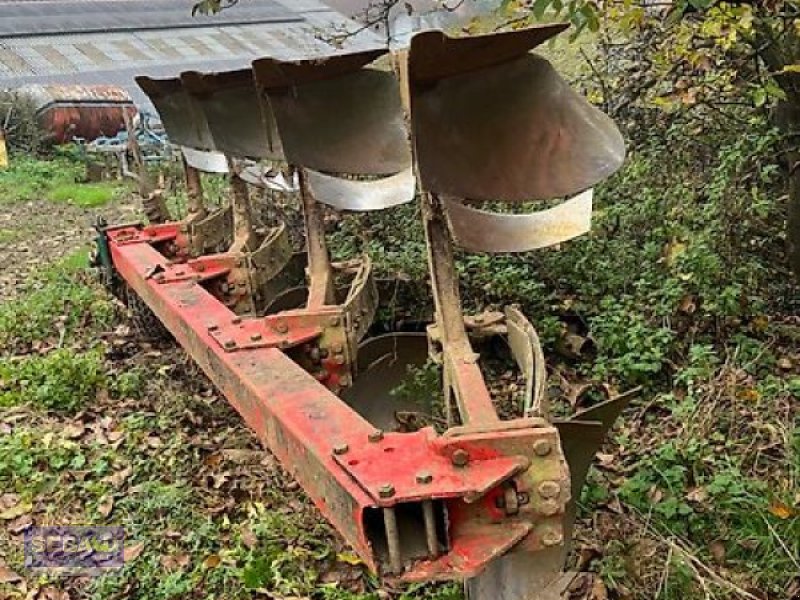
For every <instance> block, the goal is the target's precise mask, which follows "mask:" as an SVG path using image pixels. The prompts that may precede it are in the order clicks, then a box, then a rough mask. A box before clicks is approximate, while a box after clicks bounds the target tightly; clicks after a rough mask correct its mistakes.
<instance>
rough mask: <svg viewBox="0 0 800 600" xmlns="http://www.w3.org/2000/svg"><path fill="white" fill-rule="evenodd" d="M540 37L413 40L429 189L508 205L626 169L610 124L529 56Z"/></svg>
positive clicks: (422, 167) (418, 135)
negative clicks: (623, 166) (622, 167)
mask: <svg viewBox="0 0 800 600" xmlns="http://www.w3.org/2000/svg"><path fill="white" fill-rule="evenodd" d="M550 33H553V32H552V31H551V32H550ZM537 35H539V36H541V35H543V34H542V33H541V32H540V30H537V29H534V30H527V31H522V32H513V33H510V34H509V33H503V34H496V35H495V36H483V37H480V38H465V39H463V40H461V39H450V38H447V37H446V36H444V34H441V33H436V32H428V33H423V34H420V35H418V36H416V37H415V38H414V39H413V40H412V43H411V50H410V54H409V59H408V60H409V80H410V85H411V96H412V99H411V106H412V110H411V114H412V127H413V135H414V143H415V147H416V158H417V161H418V163H419V174H420V179H421V182H420V183H421V185H422V187H423V188H424V189H425V190H427V191H431V192H434V193H438V194H443V195H450V196H456V197H459V198H467V199H473V200H499V201H506V202H523V201H528V200H534V199H547V198H558V197H561V196H567V195H572V194H575V193H578V192H581V191H583V190H586V189H588V188H590V187H592V186H593V185H594V184H596V183H597V182H599V181H601V180H603V179H605V178H606V177H608V176H609V175H611V174H612V173H614V172H615V171H616V170H617V169H618V168H619V167H620V166H621V165H622V162H623V160H624V157H625V146H624V142H623V139H622V135H621V134H620V132H619V130H618V129H617V127H616V126H615V125H614V122H613V121H612V120H611V119H610V118H609V117H608V116H606V115H605V114H604V113H603V112H601V111H600V110H598V109H597V108H595V107H594V106H592V105H591V104H590V103H589V102H588V101H587V100H586V99H585V98H583V97H582V96H581V95H579V94H578V93H576V92H575V91H573V90H572V89H571V88H570V87H569V85H568V84H567V83H566V82H565V81H564V80H563V79H562V78H561V77H560V76H559V75H558V73H557V72H556V71H555V69H554V68H553V67H552V65H551V64H550V63H549V62H548V61H547V60H545V59H544V58H542V57H540V56H536V55H533V54H526V53H525V51H526V45H527V46H530V45H531V44H532V43H533V42H535V41H536V39H538V38H537V37H536V36H537ZM523 42H526V43H523ZM462 46H463V51H462V49H461V47H462Z"/></svg>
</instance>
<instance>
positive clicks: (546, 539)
mask: <svg viewBox="0 0 800 600" xmlns="http://www.w3.org/2000/svg"><path fill="white" fill-rule="evenodd" d="M562 541H564V536H563V535H562V534H561V532H560V531H556V530H555V529H546V530H545V531H544V532H543V533H542V544H544V545H545V546H558V545H559V544H560V543H561V542H562Z"/></svg>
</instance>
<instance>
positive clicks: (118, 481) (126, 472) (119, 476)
mask: <svg viewBox="0 0 800 600" xmlns="http://www.w3.org/2000/svg"><path fill="white" fill-rule="evenodd" d="M132 473H133V469H132V468H131V467H125V468H124V469H121V470H119V471H117V472H115V473H112V474H111V475H108V476H106V477H104V478H103V481H106V482H108V483H110V484H111V485H113V486H114V487H115V488H117V489H119V488H120V487H122V485H123V484H124V483H125V482H126V481H127V480H128V477H130V476H131V474H132Z"/></svg>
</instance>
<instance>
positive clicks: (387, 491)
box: [378, 483, 394, 498]
mask: <svg viewBox="0 0 800 600" xmlns="http://www.w3.org/2000/svg"><path fill="white" fill-rule="evenodd" d="M378 495H379V496H380V497H381V498H391V497H392V496H394V486H393V485H392V484H391V483H384V484H383V485H382V486H381V487H380V489H378Z"/></svg>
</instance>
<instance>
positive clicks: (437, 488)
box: [336, 429, 528, 506]
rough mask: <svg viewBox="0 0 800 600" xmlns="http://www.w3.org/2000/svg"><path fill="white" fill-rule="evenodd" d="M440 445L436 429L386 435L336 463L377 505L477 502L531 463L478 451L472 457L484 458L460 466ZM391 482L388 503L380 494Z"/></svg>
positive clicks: (353, 448)
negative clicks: (422, 479) (427, 477)
mask: <svg viewBox="0 0 800 600" xmlns="http://www.w3.org/2000/svg"><path fill="white" fill-rule="evenodd" d="M436 441H437V438H436V434H435V432H434V431H433V429H423V430H421V431H417V432H415V433H403V434H399V433H396V434H387V435H386V436H384V438H383V439H382V440H380V441H379V442H374V443H371V442H367V441H366V440H364V441H363V442H362V443H360V444H358V445H357V446H355V447H351V448H350V450H349V452H347V453H346V454H343V455H341V456H337V457H336V460H337V462H338V463H339V464H340V465H341V466H342V468H344V469H345V470H346V471H347V472H348V473H350V475H352V477H353V479H354V480H355V481H357V482H358V483H359V484H360V485H361V487H362V488H364V490H366V491H367V492H368V493H369V494H370V495H371V496H372V498H373V500H374V501H375V503H376V504H377V505H379V506H394V505H396V504H400V503H403V502H415V501H420V500H423V499H426V498H435V499H443V498H461V497H466V498H470V499H473V498H478V497H480V496H482V495H483V494H485V493H486V492H487V491H489V490H490V489H491V488H493V487H495V486H497V485H499V484H500V483H502V482H503V481H505V480H506V479H509V478H510V477H512V476H513V475H515V474H516V473H518V472H519V471H521V470H523V469H524V468H525V467H526V466H527V464H528V460H527V459H526V458H525V457H524V456H501V455H500V454H499V453H498V452H496V451H495V452H494V453H492V456H488V455H487V454H488V453H482V452H481V450H480V449H478V448H475V449H474V452H473V453H472V454H473V455H476V456H477V455H479V454H483V458H482V459H481V460H477V459H476V460H472V461H470V462H469V463H468V464H467V465H465V466H463V467H457V466H455V465H454V464H453V461H452V459H451V454H450V452H449V448H447V447H446V446H441V445H440V444H436ZM365 442H366V443H365ZM467 448H469V446H467ZM470 449H471V450H472V448H470ZM387 465H391V474H389V473H387ZM423 469H424V470H425V471H426V473H427V474H428V475H430V476H431V481H430V482H428V483H420V482H419V481H417V475H418V474H419V472H420V471H421V470H423ZM387 481H389V482H391V483H392V484H393V487H394V490H395V492H394V494H393V495H392V497H391V498H389V499H384V498H381V496H380V492H379V490H380V488H381V486H382V485H384V484H386V483H387Z"/></svg>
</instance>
